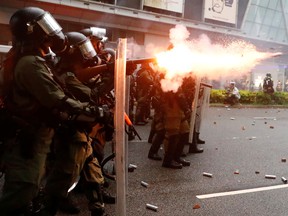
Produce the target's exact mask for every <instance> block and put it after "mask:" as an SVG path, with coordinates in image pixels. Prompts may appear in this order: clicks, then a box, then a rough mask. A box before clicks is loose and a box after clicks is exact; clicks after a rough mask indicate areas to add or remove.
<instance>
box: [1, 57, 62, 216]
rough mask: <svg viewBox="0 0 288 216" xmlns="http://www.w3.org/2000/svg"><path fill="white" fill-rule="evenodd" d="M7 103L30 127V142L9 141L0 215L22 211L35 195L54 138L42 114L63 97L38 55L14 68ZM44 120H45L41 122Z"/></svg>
mask: <svg viewBox="0 0 288 216" xmlns="http://www.w3.org/2000/svg"><path fill="white" fill-rule="evenodd" d="M14 81H15V82H14V83H15V85H14V86H13V90H12V93H11V98H10V100H11V101H12V103H13V107H14V109H15V110H17V111H19V115H21V116H24V117H23V118H24V120H25V121H27V122H28V123H29V124H30V125H31V126H32V128H33V131H32V133H31V134H28V135H33V136H34V137H33V138H34V139H31V141H32V140H33V142H25V140H21V139H20V140H16V139H10V140H9V141H8V142H9V145H8V149H7V150H6V152H5V154H4V155H5V157H4V165H5V167H6V170H5V183H4V186H3V194H2V197H1V198H0V212H1V215H9V216H10V215H12V214H13V213H12V212H16V213H17V212H18V211H21V209H24V208H26V207H27V206H28V205H29V202H30V201H31V200H32V199H33V198H34V197H35V196H36V195H37V193H38V189H39V184H40V181H41V179H42V177H43V175H44V171H45V163H46V156H47V153H48V152H49V151H50V144H51V142H52V138H53V135H54V130H53V128H52V126H50V125H49V124H48V121H46V120H47V119H49V117H48V116H50V115H49V113H46V114H45V115H42V114H43V113H41V112H42V110H43V109H42V108H44V107H45V108H46V109H51V108H53V107H54V106H56V104H57V103H58V102H59V101H61V100H62V99H63V98H64V97H65V94H64V93H63V91H62V90H61V88H60V87H59V86H58V85H57V84H56V83H55V82H54V81H53V77H52V74H51V73H50V71H49V68H48V67H47V66H46V64H45V60H44V59H43V58H41V57H39V56H32V55H30V56H24V57H22V58H21V59H20V60H19V61H18V63H17V65H16V68H15V73H14ZM43 117H48V118H47V119H44V118H43Z"/></svg>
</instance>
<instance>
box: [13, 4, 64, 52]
mask: <svg viewBox="0 0 288 216" xmlns="http://www.w3.org/2000/svg"><path fill="white" fill-rule="evenodd" d="M9 25H10V29H11V33H12V35H13V39H14V41H16V42H24V41H36V42H38V44H44V43H45V44H47V46H50V47H51V49H52V51H53V52H56V53H57V52H60V51H63V50H64V49H65V37H64V34H63V33H62V28H61V26H60V25H59V24H58V23H57V21H56V20H55V19H54V18H53V16H52V15H51V14H50V13H49V12H47V11H44V10H43V9H41V8H37V7H24V8H22V9H19V10H17V11H16V12H15V13H14V14H13V15H12V17H11V18H10V22H9Z"/></svg>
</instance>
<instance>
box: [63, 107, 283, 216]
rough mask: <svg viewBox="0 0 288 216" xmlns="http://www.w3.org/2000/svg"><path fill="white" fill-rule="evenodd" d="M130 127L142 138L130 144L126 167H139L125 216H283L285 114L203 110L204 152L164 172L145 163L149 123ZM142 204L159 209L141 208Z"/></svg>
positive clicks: (110, 210) (109, 209)
mask: <svg viewBox="0 0 288 216" xmlns="http://www.w3.org/2000/svg"><path fill="white" fill-rule="evenodd" d="M136 128H137V130H138V132H139V133H140V135H141V136H142V138H143V141H138V140H134V141H132V142H129V143H128V147H129V149H128V160H129V163H131V164H135V165H137V169H136V170H135V171H134V172H130V173H128V190H127V206H126V210H127V213H126V215H127V216H137V215H138V216H154V215H159V216H190V215H196V216H202V215H203V216H243V215H246V216H268V215H269V216H276V215H277V216H287V215H288V199H287V198H288V184H284V183H283V182H282V180H281V177H285V178H287V179H288V148H287V146H288V130H287V129H288V109H272V108H269V109H268V108H267V109H266V108H257V109H256V108H241V109H239V108H231V109H229V108H225V107H218V108H216V107H211V108H209V110H208V111H207V113H206V116H205V119H203V121H202V129H201V134H200V137H201V138H202V139H204V140H205V141H206V144H204V145H201V147H203V148H204V152H203V153H201V154H189V155H188V156H187V157H186V159H187V160H190V161H191V166H190V167H184V168H183V169H181V170H172V169H167V168H162V167H161V162H159V161H153V160H149V159H148V158H147V153H148V150H149V148H150V144H149V143H147V138H148V134H149V130H150V124H147V125H145V126H136ZM185 148H186V150H187V149H188V146H186V147H185ZM160 154H161V155H163V149H161V151H160ZM286 158H287V162H283V160H284V159H286ZM203 172H207V173H211V174H212V175H213V177H212V178H210V177H206V176H203ZM237 173H238V174H237ZM265 175H275V176H276V178H275V179H268V178H265ZM141 181H144V182H146V183H148V184H149V185H148V187H143V186H142V185H141ZM110 185H111V186H110V188H109V191H110V192H111V193H114V194H115V185H116V183H115V182H110ZM226 192H230V193H226ZM204 195H207V196H206V197H205V196H204ZM74 198H75V201H76V202H77V203H78V205H79V206H80V207H81V209H82V210H81V213H80V214H79V215H81V216H86V215H87V216H90V214H89V212H88V211H87V201H86V199H85V198H84V197H83V195H81V194H75V195H74ZM146 204H152V205H155V206H157V207H158V210H157V211H156V212H155V211H152V210H150V209H147V208H146ZM197 206H198V208H196V207H197ZM106 213H107V214H108V215H109V216H118V215H119V214H118V215H117V213H116V212H115V205H108V204H107V205H106ZM65 215H67V214H63V213H58V214H57V216H65Z"/></svg>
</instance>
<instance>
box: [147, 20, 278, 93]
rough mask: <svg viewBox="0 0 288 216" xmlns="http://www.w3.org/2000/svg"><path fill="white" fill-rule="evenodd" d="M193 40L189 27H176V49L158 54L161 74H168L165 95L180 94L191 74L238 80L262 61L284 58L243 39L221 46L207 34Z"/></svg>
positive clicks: (172, 32) (172, 36)
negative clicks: (259, 49)
mask: <svg viewBox="0 0 288 216" xmlns="http://www.w3.org/2000/svg"><path fill="white" fill-rule="evenodd" d="M189 36H190V33H189V31H188V30H187V28H186V27H185V26H183V25H177V26H175V27H174V28H172V29H171V30H170V42H171V44H173V48H172V49H170V50H166V51H164V52H163V51H162V52H158V53H157V54H156V58H157V63H158V67H159V70H160V71H161V72H164V73H165V78H164V79H163V80H162V82H161V86H162V89H163V90H164V91H174V92H175V91H177V90H178V88H179V86H180V85H181V84H182V80H183V78H185V77H187V76H191V74H194V75H197V76H199V77H203V76H207V77H208V78H209V79H217V78H218V77H220V76H221V77H222V78H225V77H229V78H234V79H235V78H237V77H241V76H242V75H244V74H245V73H248V72H250V71H251V69H253V68H254V67H255V66H256V65H257V64H259V63H260V62H261V61H262V60H264V59H267V58H271V57H273V56H275V55H277V54H280V53H264V52H259V51H257V50H256V47H255V46H254V45H253V44H250V43H248V42H246V41H244V40H240V39H234V40H232V41H231V40H226V41H225V40H223V42H222V43H221V44H220V43H212V42H211V40H210V38H209V37H208V36H207V35H205V34H202V35H200V36H199V37H198V38H197V39H194V40H189ZM150 48H151V47H150Z"/></svg>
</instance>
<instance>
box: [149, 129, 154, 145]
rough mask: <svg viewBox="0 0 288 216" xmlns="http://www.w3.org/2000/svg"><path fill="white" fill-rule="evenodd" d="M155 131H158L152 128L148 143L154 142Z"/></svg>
mask: <svg viewBox="0 0 288 216" xmlns="http://www.w3.org/2000/svg"><path fill="white" fill-rule="evenodd" d="M155 133H156V131H155V130H154V129H151V130H150V133H149V137H148V143H152V142H153V137H154V135H155Z"/></svg>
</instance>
